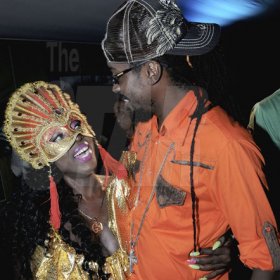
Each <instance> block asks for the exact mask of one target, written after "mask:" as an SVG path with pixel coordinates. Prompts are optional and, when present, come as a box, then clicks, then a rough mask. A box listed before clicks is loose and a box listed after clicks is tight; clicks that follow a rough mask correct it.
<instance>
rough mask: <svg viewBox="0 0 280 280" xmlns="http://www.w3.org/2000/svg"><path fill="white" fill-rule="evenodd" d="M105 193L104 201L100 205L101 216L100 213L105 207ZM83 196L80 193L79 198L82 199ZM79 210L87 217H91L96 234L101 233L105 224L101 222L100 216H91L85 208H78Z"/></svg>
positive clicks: (92, 227) (92, 228)
mask: <svg viewBox="0 0 280 280" xmlns="http://www.w3.org/2000/svg"><path fill="white" fill-rule="evenodd" d="M105 196H106V195H105V194H104V195H103V197H102V201H101V205H100V209H99V216H100V213H101V209H102V207H103V203H104V199H105ZM82 198H83V197H82V195H79V200H81V199H82ZM78 211H79V212H80V213H81V214H82V215H83V216H84V217H86V218H87V219H89V220H90V221H92V224H91V230H92V231H93V232H94V233H95V234H98V233H100V232H101V231H102V230H103V228H104V226H103V224H102V222H100V221H99V220H98V217H91V216H89V215H88V214H86V213H85V212H84V211H83V210H81V209H80V208H78Z"/></svg>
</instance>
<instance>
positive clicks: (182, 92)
mask: <svg viewBox="0 0 280 280" xmlns="http://www.w3.org/2000/svg"><path fill="white" fill-rule="evenodd" d="M186 93H187V90H186V89H183V88H180V87H177V86H168V87H166V89H165V94H161V95H160V97H159V98H158V100H157V102H156V103H154V112H155V115H156V116H157V119H158V128H159V129H160V127H161V125H162V123H163V122H164V120H165V119H166V117H167V116H168V115H169V113H170V112H171V111H172V110H173V109H174V108H175V107H176V106H177V104H178V103H179V102H180V101H181V100H182V99H183V98H184V97H185V96H186Z"/></svg>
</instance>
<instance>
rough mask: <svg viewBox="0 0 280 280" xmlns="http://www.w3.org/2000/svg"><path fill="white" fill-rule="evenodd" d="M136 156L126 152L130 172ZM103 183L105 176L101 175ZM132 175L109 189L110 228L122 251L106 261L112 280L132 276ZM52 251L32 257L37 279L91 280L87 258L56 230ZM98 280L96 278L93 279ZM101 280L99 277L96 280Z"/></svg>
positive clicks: (113, 182) (95, 267)
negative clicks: (130, 195)
mask: <svg viewBox="0 0 280 280" xmlns="http://www.w3.org/2000/svg"><path fill="white" fill-rule="evenodd" d="M135 160H136V157H135V155H134V154H132V153H130V152H123V154H122V158H121V161H122V162H123V163H124V165H126V167H127V168H128V170H130V169H131V166H132V165H134V163H135ZM98 177H99V179H100V180H103V179H104V178H103V176H98ZM129 180H132V177H131V176H129V178H128V179H127V180H119V179H117V178H115V177H112V178H111V182H110V183H109V186H108V188H107V190H106V196H107V201H108V213H109V215H108V216H109V221H108V225H109V228H110V229H111V231H112V232H113V234H114V235H115V236H116V238H117V240H118V243H119V246H120V247H119V249H118V250H117V251H116V252H115V253H114V254H113V255H112V256H109V257H107V258H106V263H105V267H104V271H105V272H106V273H110V275H111V277H110V279H112V280H125V279H126V277H127V276H128V275H129V258H128V255H127V252H128V248H129V230H128V228H129V227H128V223H127V218H128V215H129V206H128V205H129V203H128V197H129V193H130V187H129ZM50 234H51V239H50V243H49V244H48V248H49V249H48V251H46V249H45V248H43V247H42V246H38V247H37V248H36V250H35V253H34V255H33V258H32V263H31V267H32V271H33V275H34V279H38V280H83V279H89V275H88V273H87V272H86V271H85V270H83V268H82V263H83V259H84V257H83V256H82V255H79V254H77V253H76V252H75V250H74V248H72V247H70V246H69V245H67V244H66V243H65V242H64V241H63V240H62V239H61V237H60V235H59V234H58V233H57V232H56V231H54V230H53V231H52V232H51V233H50ZM90 267H91V268H92V270H93V271H95V272H98V265H97V263H94V262H92V263H91V264H90ZM93 279H95V278H93ZM96 279H98V278H96Z"/></svg>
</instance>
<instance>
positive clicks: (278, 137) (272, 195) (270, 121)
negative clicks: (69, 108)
mask: <svg viewBox="0 0 280 280" xmlns="http://www.w3.org/2000/svg"><path fill="white" fill-rule="evenodd" d="M279 122H280V89H278V90H276V91H275V92H273V93H272V94H271V95H269V96H267V97H265V98H264V99H262V100H261V101H259V102H257V103H256V104H255V105H254V106H253V108H252V111H251V114H250V120H249V124H248V129H249V131H250V132H251V133H252V135H253V137H254V140H255V141H256V143H257V145H258V146H259V147H260V149H261V152H262V154H263V156H264V159H265V174H266V178H267V181H268V185H269V188H270V192H269V194H268V195H269V199H270V202H271V205H272V207H273V210H274V213H275V215H276V220H277V223H278V224H279V223H280V205H279V195H278V188H279V187H278V185H279V165H278V164H277V163H278V161H279V158H280V127H279Z"/></svg>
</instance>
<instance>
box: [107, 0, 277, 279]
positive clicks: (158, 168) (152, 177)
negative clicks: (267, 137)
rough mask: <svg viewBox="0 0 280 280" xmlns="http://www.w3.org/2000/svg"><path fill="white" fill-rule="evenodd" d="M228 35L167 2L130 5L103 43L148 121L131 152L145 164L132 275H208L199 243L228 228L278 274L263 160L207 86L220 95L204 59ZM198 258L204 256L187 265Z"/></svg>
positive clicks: (259, 266)
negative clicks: (203, 268) (201, 268)
mask: <svg viewBox="0 0 280 280" xmlns="http://www.w3.org/2000/svg"><path fill="white" fill-rule="evenodd" d="M219 34H220V28H219V26H217V25H215V24H202V23H190V22H187V21H186V20H184V18H183V16H182V14H181V12H180V10H179V9H178V7H177V6H176V4H175V3H174V2H172V1H167V0H166V1H164V0H161V1H154V0H151V1H144V0H135V1H133V0H130V1H126V2H124V3H123V4H122V5H121V6H120V7H119V8H118V9H117V11H116V12H115V13H114V14H113V15H112V17H111V18H110V19H109V21H108V24H107V32H106V35H105V38H104V40H103V42H102V48H103V51H104V54H105V56H106V58H107V62H108V66H109V67H110V69H111V71H112V73H113V82H114V85H113V91H114V92H115V93H118V94H121V95H122V96H123V100H124V102H125V103H128V104H129V106H131V107H132V108H133V110H134V111H135V114H136V117H137V118H139V120H140V123H139V124H138V125H137V127H136V130H135V132H134V136H133V140H132V144H131V148H130V149H131V151H134V152H136V153H137V159H138V161H139V168H138V169H137V170H136V172H135V173H136V174H135V176H136V177H135V186H133V187H132V188H131V194H130V196H131V203H130V207H131V212H130V225H131V231H130V232H131V234H130V235H131V236H130V261H131V272H132V274H131V276H130V279H133V280H134V279H141V280H142V279H143V280H144V279H145V280H147V279H148V280H153V279H161V280H170V279H176V280H177V279H179V280H180V279H199V278H200V279H207V278H202V277H204V276H205V272H203V271H199V270H197V269H199V266H198V265H197V263H198V260H197V258H196V257H197V256H198V254H199V248H201V247H207V246H210V244H213V242H214V240H216V239H217V238H218V237H219V236H220V235H222V234H223V233H225V232H226V230H228V228H229V227H231V229H232V231H233V234H234V235H235V237H236V239H237V241H238V242H239V249H240V259H241V260H242V262H243V263H244V264H245V265H246V266H248V267H249V268H251V269H252V270H253V273H252V279H262V280H264V279H272V277H273V272H272V270H273V269H279V267H280V265H279V259H280V249H279V243H278V238H279V237H277V230H276V228H277V225H276V222H275V218H274V215H273V213H272V210H271V208H270V205H269V203H268V201H267V198H266V196H265V193H264V190H263V186H266V180H265V177H264V173H263V171H262V164H263V162H262V156H261V154H260V153H259V151H258V148H257V147H256V145H255V143H254V142H253V140H252V138H251V137H250V135H249V134H248V132H247V131H246V130H245V129H244V128H242V127H241V126H240V125H239V124H238V123H236V122H234V121H233V120H232V119H231V118H230V117H229V116H228V115H227V114H226V113H225V111H224V110H222V109H221V107H219V106H214V105H215V103H211V102H210V101H209V98H208V95H207V92H206V90H208V93H209V97H210V99H211V100H212V101H215V102H218V101H219V98H215V95H214V93H215V89H218V88H219V81H220V80H221V77H222V76H221V75H222V72H220V73H219V72H217V73H219V75H217V76H216V77H214V79H210V78H209V76H208V74H209V72H211V71H212V69H211V67H215V66H216V65H215V63H213V64H204V66H205V65H206V68H203V67H202V65H201V63H202V61H204V60H205V59H206V58H205V59H204V57H205V56H207V58H208V57H209V56H208V53H209V55H210V56H211V54H212V52H214V49H215V47H216V45H217V43H218V41H219ZM167 54H168V55H167ZM182 69H184V71H182ZM215 85H218V87H217V88H215ZM201 86H203V87H204V88H203V87H201ZM220 88H221V87H220ZM205 89H206V90H205ZM216 97H217V95H216ZM189 254H191V256H196V257H192V258H191V259H190V260H189V262H188V264H189V265H187V262H186V258H187V256H188V255H189ZM218 278H219V279H228V273H225V274H224V275H223V276H222V277H220V276H219V277H215V278H214V279H218Z"/></svg>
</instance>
